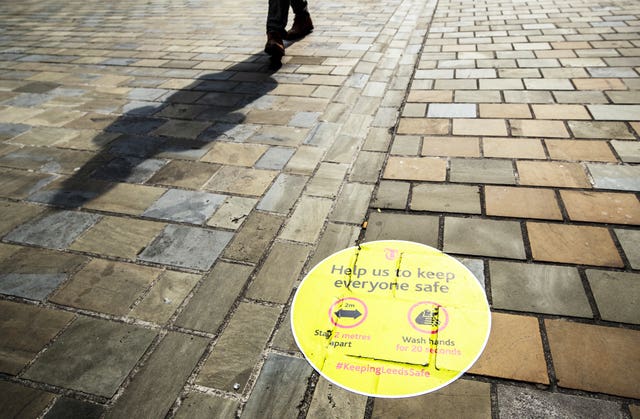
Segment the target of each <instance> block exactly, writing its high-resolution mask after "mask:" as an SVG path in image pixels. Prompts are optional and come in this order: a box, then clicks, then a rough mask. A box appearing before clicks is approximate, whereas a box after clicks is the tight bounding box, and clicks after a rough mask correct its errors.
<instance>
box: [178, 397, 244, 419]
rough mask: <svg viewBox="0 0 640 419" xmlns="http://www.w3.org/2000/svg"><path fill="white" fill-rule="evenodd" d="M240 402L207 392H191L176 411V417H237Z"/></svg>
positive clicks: (194, 418)
mask: <svg viewBox="0 0 640 419" xmlns="http://www.w3.org/2000/svg"><path fill="white" fill-rule="evenodd" d="M238 406H239V403H238V402H237V401H235V400H230V399H223V398H222V397H218V396H214V395H210V394H206V393H195V392H194V393H189V394H187V397H186V398H185V399H184V400H183V401H182V404H181V405H180V409H178V412H177V413H176V416H175V417H176V419H208V418H232V417H235V415H236V411H237V410H238Z"/></svg>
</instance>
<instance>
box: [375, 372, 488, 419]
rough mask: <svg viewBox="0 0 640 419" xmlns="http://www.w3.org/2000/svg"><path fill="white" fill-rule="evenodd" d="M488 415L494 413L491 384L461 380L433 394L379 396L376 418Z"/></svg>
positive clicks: (478, 416) (376, 401)
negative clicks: (400, 396) (492, 410)
mask: <svg viewBox="0 0 640 419" xmlns="http://www.w3.org/2000/svg"><path fill="white" fill-rule="evenodd" d="M426 412H429V413H428V416H429V417H430V418H450V417H456V416H458V417H465V418H478V419H480V418H487V417H490V416H491V386H490V385H489V384H488V383H481V382H477V381H470V380H458V381H455V382H453V383H451V384H449V385H447V386H446V387H443V388H441V389H439V390H438V391H435V392H433V393H430V394H425V395H424V396H420V397H412V398H407V399H376V400H375V401H374V405H373V415H372V416H371V417H372V418H374V419H381V418H390V417H421V416H423V415H425V413H426Z"/></svg>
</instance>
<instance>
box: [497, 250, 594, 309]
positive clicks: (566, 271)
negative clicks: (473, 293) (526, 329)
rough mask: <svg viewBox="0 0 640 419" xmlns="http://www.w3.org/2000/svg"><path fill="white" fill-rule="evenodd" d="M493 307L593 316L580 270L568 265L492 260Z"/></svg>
mask: <svg viewBox="0 0 640 419" xmlns="http://www.w3.org/2000/svg"><path fill="white" fill-rule="evenodd" d="M489 268H490V270H491V296H492V301H493V303H492V304H493V307H495V308H498V309H504V310H515V311H528V312H534V313H546V314H559V315H565V316H575V317H593V314H592V313H591V308H590V306H589V301H588V300H587V296H586V294H585V292H584V287H583V286H582V280H581V279H580V275H579V273H578V270H577V269H575V268H571V267H568V266H551V265H538V264H525V263H512V262H501V261H490V265H489Z"/></svg>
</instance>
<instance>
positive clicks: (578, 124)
mask: <svg viewBox="0 0 640 419" xmlns="http://www.w3.org/2000/svg"><path fill="white" fill-rule="evenodd" d="M581 103H585V102H581ZM568 124H569V129H570V130H571V132H572V133H573V135H574V136H575V137H576V138H587V139H588V138H594V139H603V140H611V139H616V140H631V139H633V138H634V137H633V134H631V133H630V132H629V129H628V128H627V126H626V125H625V123H624V122H599V121H569V122H568Z"/></svg>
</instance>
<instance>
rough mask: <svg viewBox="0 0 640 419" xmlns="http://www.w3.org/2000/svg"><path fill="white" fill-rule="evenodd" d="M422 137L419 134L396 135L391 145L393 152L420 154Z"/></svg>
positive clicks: (409, 154) (398, 153) (411, 154)
mask: <svg viewBox="0 0 640 419" xmlns="http://www.w3.org/2000/svg"><path fill="white" fill-rule="evenodd" d="M420 143H421V137H419V136H417V135H396V137H395V138H394V139H393V144H392V146H391V154H397V155H407V156H418V155H419V154H420Z"/></svg>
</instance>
